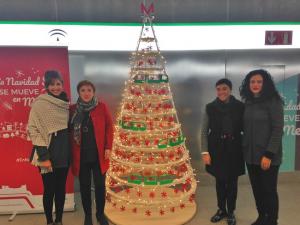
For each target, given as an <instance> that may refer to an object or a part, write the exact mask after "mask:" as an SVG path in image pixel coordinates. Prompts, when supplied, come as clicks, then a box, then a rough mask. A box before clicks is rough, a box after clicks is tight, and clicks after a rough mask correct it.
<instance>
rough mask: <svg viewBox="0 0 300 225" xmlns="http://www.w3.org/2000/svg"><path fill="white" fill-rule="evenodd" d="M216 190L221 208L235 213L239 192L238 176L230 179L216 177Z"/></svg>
mask: <svg viewBox="0 0 300 225" xmlns="http://www.w3.org/2000/svg"><path fill="white" fill-rule="evenodd" d="M216 191H217V200H218V207H219V209H221V210H223V211H224V212H228V213H233V212H234V210H235V206H236V198H237V192H238V177H236V178H232V179H229V180H221V179H217V178H216ZM226 206H227V209H226Z"/></svg>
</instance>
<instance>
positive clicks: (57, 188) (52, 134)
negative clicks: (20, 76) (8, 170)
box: [28, 70, 71, 225]
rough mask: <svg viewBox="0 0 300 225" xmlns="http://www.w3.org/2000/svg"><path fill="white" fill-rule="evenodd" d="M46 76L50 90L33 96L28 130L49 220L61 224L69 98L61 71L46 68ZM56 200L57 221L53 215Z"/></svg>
mask: <svg viewBox="0 0 300 225" xmlns="http://www.w3.org/2000/svg"><path fill="white" fill-rule="evenodd" d="M44 78H45V88H46V91H47V93H46V94H41V95H39V96H38V97H37V98H36V99H35V100H34V102H33V103H32V105H31V110H30V114H29V120H28V133H29V137H30V139H31V141H32V144H33V145H34V148H33V152H32V156H31V159H30V160H31V162H32V164H34V165H36V166H38V167H39V170H40V172H41V176H42V180H43V187H44V193H43V206H44V212H45V215H46V219H47V224H49V225H50V224H51V225H52V224H55V225H61V224H62V215H63V210H64V204H65V195H66V180H67V175H68V169H69V165H70V158H71V151H70V144H69V133H68V120H69V101H68V98H67V95H66V93H65V92H64V91H63V79H62V77H61V75H60V74H59V72H57V71H55V70H51V71H46V72H45V76H44ZM53 200H54V202H55V215H56V219H55V223H53V218H52V210H53Z"/></svg>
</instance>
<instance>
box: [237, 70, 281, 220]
mask: <svg viewBox="0 0 300 225" xmlns="http://www.w3.org/2000/svg"><path fill="white" fill-rule="evenodd" d="M240 94H241V97H242V99H243V100H244V101H245V113H244V140H243V152H244V159H245V161H246V164H247V170H248V173H249V178H250V182H251V186H252V190H253V195H254V198H255V203H256V208H257V211H258V218H257V220H256V221H255V222H254V223H252V225H277V219H278V208H279V200H278V194H277V178H278V171H279V166H280V164H281V160H282V135H283V101H282V99H281V97H280V95H279V94H278V92H277V90H276V88H275V85H274V82H273V80H272V77H271V75H270V74H269V73H268V72H267V71H265V70H262V69H260V70H253V71H251V72H249V73H248V74H247V75H246V77H245V79H244V81H243V83H242V86H241V88H240Z"/></svg>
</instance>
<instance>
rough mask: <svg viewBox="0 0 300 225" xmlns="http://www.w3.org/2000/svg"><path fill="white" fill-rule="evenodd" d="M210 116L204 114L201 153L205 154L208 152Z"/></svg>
mask: <svg viewBox="0 0 300 225" xmlns="http://www.w3.org/2000/svg"><path fill="white" fill-rule="evenodd" d="M208 119H209V118H208V115H207V112H205V113H204V114H203V117H202V122H201V132H200V141H201V143H200V146H201V152H202V153H205V152H208V144H207V137H208Z"/></svg>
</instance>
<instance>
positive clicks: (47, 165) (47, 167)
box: [39, 160, 52, 170]
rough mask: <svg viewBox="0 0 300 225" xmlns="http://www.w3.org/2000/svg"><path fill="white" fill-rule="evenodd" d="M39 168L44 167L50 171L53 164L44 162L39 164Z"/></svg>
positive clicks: (48, 161)
mask: <svg viewBox="0 0 300 225" xmlns="http://www.w3.org/2000/svg"><path fill="white" fill-rule="evenodd" d="M39 166H40V167H44V168H46V169H48V170H51V169H52V163H51V161H50V160H46V161H42V162H39Z"/></svg>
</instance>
